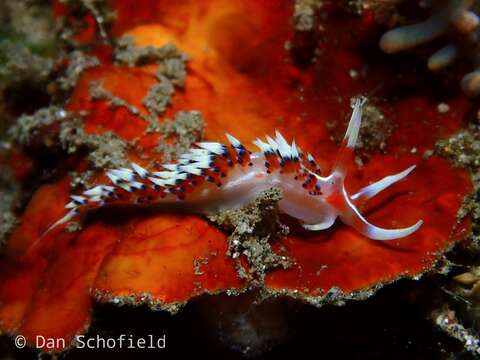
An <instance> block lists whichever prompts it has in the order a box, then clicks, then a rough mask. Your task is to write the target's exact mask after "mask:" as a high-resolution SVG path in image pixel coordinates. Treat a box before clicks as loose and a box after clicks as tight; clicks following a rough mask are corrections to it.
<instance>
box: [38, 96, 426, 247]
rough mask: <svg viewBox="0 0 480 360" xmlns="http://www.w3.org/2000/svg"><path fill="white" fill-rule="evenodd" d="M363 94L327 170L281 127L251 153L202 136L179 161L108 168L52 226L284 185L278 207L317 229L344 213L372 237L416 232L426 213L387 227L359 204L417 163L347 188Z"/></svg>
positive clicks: (222, 201) (207, 206) (212, 205)
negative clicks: (112, 210)
mask: <svg viewBox="0 0 480 360" xmlns="http://www.w3.org/2000/svg"><path fill="white" fill-rule="evenodd" d="M362 104H363V100H360V99H359V100H357V101H356V103H355V105H354V108H353V113H352V116H351V119H350V123H349V125H348V129H347V132H346V134H345V138H344V140H343V143H342V145H341V147H340V149H339V154H338V156H337V160H336V163H335V165H334V167H333V170H332V172H331V174H330V175H328V176H325V177H324V176H321V175H320V173H321V172H320V168H319V167H318V165H317V163H316V162H315V159H314V158H313V156H312V155H311V154H305V153H303V152H302V151H301V150H300V148H299V147H298V146H297V145H296V144H295V141H293V142H292V143H291V144H289V143H288V142H287V141H286V140H285V138H284V137H283V136H282V135H281V134H280V133H279V132H278V131H277V132H276V137H275V138H271V137H269V136H266V139H265V141H263V140H260V139H257V140H255V141H254V142H253V144H254V145H255V146H257V147H258V149H259V151H258V152H255V153H250V152H249V151H247V149H246V148H245V147H244V146H243V145H242V144H241V143H240V142H239V141H238V140H237V139H235V138H234V137H233V136H231V135H229V134H226V137H227V139H228V141H229V145H225V144H221V143H217V142H200V143H197V144H196V147H195V148H192V149H190V150H189V151H188V152H187V153H185V154H183V155H182V156H180V157H179V158H178V161H177V162H176V163H175V164H164V165H162V166H161V167H160V168H158V169H148V170H147V169H144V168H142V167H141V166H139V165H137V164H135V163H132V164H131V167H130V168H120V169H110V170H108V171H107V172H106V175H107V177H108V179H109V183H107V184H100V185H96V186H95V187H92V188H90V189H88V190H86V191H84V192H83V193H81V194H78V195H71V200H72V201H71V202H69V203H68V204H67V205H66V206H65V207H66V208H67V209H68V210H69V212H68V213H67V214H66V215H65V216H64V217H63V218H62V219H60V220H59V221H57V222H56V223H55V224H53V225H52V226H50V228H49V230H47V232H48V231H50V230H51V229H53V228H55V227H57V226H59V225H61V224H63V223H65V222H67V221H70V220H71V219H73V218H76V217H79V216H80V215H82V214H85V213H86V212H87V211H88V210H90V209H94V208H99V207H105V206H112V205H138V206H156V207H159V208H162V209H166V210H169V211H183V212H185V211H186V212H191V213H199V214H207V213H212V212H215V211H221V210H225V209H232V208H237V207H241V206H243V205H245V204H247V203H249V202H250V201H252V200H253V199H255V197H257V196H258V194H259V193H260V192H261V191H263V190H266V189H269V188H272V187H277V188H280V189H281V191H282V199H281V200H280V201H279V202H278V207H279V209H280V211H282V212H284V213H286V214H288V215H290V216H292V217H294V218H296V219H298V220H299V221H300V222H301V223H302V225H303V226H304V227H305V228H306V229H308V230H312V231H317V230H323V229H327V228H329V227H330V226H332V225H333V223H334V222H335V220H336V219H337V217H338V218H340V220H341V221H342V222H344V223H345V224H347V225H349V226H352V227H354V228H355V229H356V230H357V231H359V232H360V233H362V234H363V235H365V236H367V237H368V238H370V239H373V240H391V239H398V238H401V237H405V236H408V235H410V234H412V233H413V232H415V231H416V230H417V229H418V228H419V227H420V226H421V225H422V220H419V221H418V222H417V223H416V224H414V225H412V226H410V227H406V228H401V229H384V228H380V227H377V226H375V225H373V224H371V223H369V222H368V221H367V220H366V219H365V217H363V216H362V215H361V213H360V211H359V210H358V208H359V207H360V205H361V204H363V203H364V202H365V201H366V200H368V199H370V198H371V197H373V196H375V195H376V194H378V193H379V192H380V191H382V190H384V189H385V188H387V187H389V186H390V185H392V184H394V183H395V182H397V181H399V180H401V179H403V178H405V177H406V176H407V175H408V174H409V173H410V172H411V171H412V170H413V169H414V168H415V166H414V165H413V166H411V167H409V168H407V169H406V170H404V171H402V172H400V173H398V174H395V175H390V176H387V177H385V178H383V179H381V180H379V181H377V182H375V183H373V184H370V185H368V186H366V187H364V188H362V189H361V190H360V191H358V192H357V193H355V194H353V195H350V194H348V193H347V191H346V189H345V186H344V180H345V177H346V176H347V166H346V162H347V161H351V159H352V155H353V150H354V147H355V143H356V140H357V137H358V133H359V129H360V124H361V117H362Z"/></svg>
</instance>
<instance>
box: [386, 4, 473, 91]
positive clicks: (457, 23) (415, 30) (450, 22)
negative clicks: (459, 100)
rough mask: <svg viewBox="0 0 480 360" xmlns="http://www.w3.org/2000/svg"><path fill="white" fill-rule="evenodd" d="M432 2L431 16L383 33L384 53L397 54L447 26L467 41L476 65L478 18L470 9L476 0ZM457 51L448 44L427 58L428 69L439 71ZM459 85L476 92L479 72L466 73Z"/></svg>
mask: <svg viewBox="0 0 480 360" xmlns="http://www.w3.org/2000/svg"><path fill="white" fill-rule="evenodd" d="M436 5H437V6H436V7H435V8H434V13H433V15H432V16H431V17H429V18H428V19H427V20H425V21H423V22H420V23H416V24H412V25H405V26H400V27H397V28H395V29H393V30H390V31H388V32H387V33H385V34H384V35H383V36H382V38H381V39H380V48H381V49H382V50H383V51H384V52H386V53H388V54H393V53H397V52H400V51H404V50H408V49H412V48H415V47H417V46H419V45H423V44H426V43H428V42H431V41H432V40H434V39H436V38H438V37H440V36H443V35H445V34H446V33H447V32H449V31H450V30H451V29H455V30H456V31H457V32H458V33H460V34H463V35H464V36H463V37H462V40H464V41H465V42H467V43H470V45H469V47H473V51H474V55H473V57H474V63H475V65H476V66H480V64H479V63H478V59H477V58H478V55H477V54H476V53H478V49H477V48H478V46H477V45H476V44H477V43H478V31H477V29H478V24H479V22H480V19H479V17H478V16H477V15H476V13H475V12H474V11H473V9H474V8H475V7H476V6H477V4H476V2H475V1H473V0H446V1H437V4H436ZM464 46H465V45H464ZM458 53H459V49H458V46H457V45H454V44H453V43H449V44H447V45H445V46H443V47H442V48H440V49H439V50H437V51H436V52H434V53H433V54H432V55H431V56H430V57H429V59H428V62H427V65H428V68H429V69H430V70H431V71H439V70H442V69H444V68H445V67H447V66H448V65H450V64H451V63H452V62H453V61H454V60H455V59H456V58H457V55H458ZM461 87H462V89H463V91H464V92H465V93H467V94H468V95H471V96H476V95H478V94H480V71H479V70H475V71H473V72H471V73H468V74H466V75H465V76H464V77H463V79H462V81H461Z"/></svg>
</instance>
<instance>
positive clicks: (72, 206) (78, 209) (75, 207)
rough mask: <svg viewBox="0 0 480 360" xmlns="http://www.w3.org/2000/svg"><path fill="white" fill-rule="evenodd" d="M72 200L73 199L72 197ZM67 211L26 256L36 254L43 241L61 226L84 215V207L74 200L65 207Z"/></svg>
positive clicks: (31, 247)
mask: <svg viewBox="0 0 480 360" xmlns="http://www.w3.org/2000/svg"><path fill="white" fill-rule="evenodd" d="M71 198H72V197H71ZM65 208H66V209H68V212H67V213H66V214H65V215H64V216H63V217H61V218H60V219H58V220H57V221H56V222H54V223H53V224H51V225H50V226H49V227H48V228H47V229H46V230H45V231H44V232H43V233H42V234H41V235H40V236H39V237H38V238H37V239H36V240H35V241H34V242H33V243H32V244H31V245H30V246H29V247H28V250H27V251H26V253H25V255H26V256H27V255H30V254H33V253H35V250H36V249H37V248H38V245H39V244H40V243H41V242H42V240H43V239H44V238H45V237H46V236H47V235H48V234H50V233H51V232H52V231H54V230H56V229H59V228H60V226H62V225H64V224H66V223H68V222H69V221H70V220H73V219H75V218H79V217H80V216H81V213H82V206H81V204H78V203H77V202H75V200H73V199H72V201H71V202H70V203H68V204H67V205H66V206H65Z"/></svg>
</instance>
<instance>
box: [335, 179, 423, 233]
mask: <svg viewBox="0 0 480 360" xmlns="http://www.w3.org/2000/svg"><path fill="white" fill-rule="evenodd" d="M343 197H344V200H345V205H346V206H345V207H344V208H343V209H342V211H341V213H340V214H339V216H340V219H342V221H343V222H344V223H347V224H349V225H350V226H352V227H353V228H355V230H357V231H358V232H359V233H361V234H363V235H365V236H366V237H368V238H370V239H372V240H395V239H399V238H403V237H405V236H408V235H411V234H413V233H414V232H415V231H417V230H418V229H419V228H420V226H422V224H423V220H419V221H418V222H417V223H416V224H414V225H412V226H409V227H406V228H399V229H385V228H381V227H378V226H376V225H373V224H371V223H369V222H368V221H367V219H365V218H364V217H363V216H362V214H360V212H359V211H358V209H357V208H356V207H355V205H353V203H352V201H351V200H350V198H349V196H348V194H347V192H346V190H345V188H344V189H343Z"/></svg>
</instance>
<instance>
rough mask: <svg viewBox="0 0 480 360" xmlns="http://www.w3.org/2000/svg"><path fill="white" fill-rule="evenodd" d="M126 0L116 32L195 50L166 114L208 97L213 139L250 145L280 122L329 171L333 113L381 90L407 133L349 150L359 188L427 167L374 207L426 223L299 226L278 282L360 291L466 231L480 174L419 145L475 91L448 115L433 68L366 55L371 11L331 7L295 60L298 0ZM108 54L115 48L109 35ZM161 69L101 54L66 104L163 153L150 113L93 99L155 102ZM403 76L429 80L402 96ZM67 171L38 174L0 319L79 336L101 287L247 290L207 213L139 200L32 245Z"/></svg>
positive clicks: (285, 243)
mask: <svg viewBox="0 0 480 360" xmlns="http://www.w3.org/2000/svg"><path fill="white" fill-rule="evenodd" d="M113 5H114V7H115V9H116V10H117V13H118V19H117V21H116V23H115V24H114V26H113V30H112V31H113V33H114V35H115V36H120V35H124V34H130V35H132V36H133V37H134V38H135V40H136V43H137V45H138V46H146V45H154V46H162V45H164V44H165V43H167V42H173V43H175V44H176V45H177V47H178V48H179V49H180V50H181V51H183V52H185V53H187V54H188V55H189V57H190V61H189V63H188V76H187V80H186V84H185V87H184V89H182V90H179V91H177V92H176V94H175V96H174V97H173V100H172V105H171V106H170V107H169V108H168V110H167V112H166V114H165V118H166V117H170V118H172V115H173V114H175V112H177V111H180V110H199V111H201V112H202V114H203V117H204V119H205V125H206V126H205V137H206V139H209V140H222V141H223V134H224V133H225V132H229V133H231V134H234V135H235V136H236V137H238V138H239V139H240V140H241V141H243V142H245V143H249V142H250V141H251V140H253V139H255V138H256V137H258V136H263V135H264V134H271V133H272V132H273V130H274V129H275V128H277V129H279V130H281V131H282V133H284V134H285V135H286V136H287V137H288V138H293V137H294V138H295V140H296V142H297V143H298V144H299V145H300V146H301V147H302V149H304V150H307V151H309V152H312V154H314V155H315V157H316V158H317V159H321V161H320V165H321V166H322V168H323V169H328V168H329V166H330V165H331V163H332V161H333V159H334V157H335V155H336V150H337V147H336V145H335V144H334V142H333V141H332V140H331V139H330V133H329V132H328V131H327V127H326V123H327V122H332V121H336V122H337V124H338V126H340V127H343V126H344V124H345V121H346V119H347V117H348V115H349V112H350V106H349V99H350V97H352V96H355V95H358V94H361V93H363V94H370V93H372V92H374V93H375V97H376V98H377V99H382V101H381V102H380V103H379V104H378V106H379V108H380V109H381V111H382V112H383V113H384V114H385V116H386V117H387V118H388V119H389V120H390V121H391V122H392V123H393V124H394V126H395V128H394V132H393V135H392V137H390V139H389V140H388V144H387V145H388V146H387V148H386V152H385V153H382V154H380V153H377V154H372V155H371V156H370V158H369V160H368V161H367V162H366V164H365V165H364V166H363V167H361V168H358V167H357V166H354V165H353V164H352V169H351V173H350V176H349V178H348V182H347V187H348V189H349V191H351V192H353V191H355V190H356V189H358V188H359V187H361V186H364V185H365V184H367V183H368V182H369V181H373V180H375V179H378V178H381V177H383V176H385V175H388V174H392V173H395V172H398V171H400V170H403V169H405V168H406V167H408V166H409V165H411V164H414V163H415V164H417V165H418V167H417V169H416V170H415V171H414V172H413V173H412V174H411V175H410V176H409V178H408V180H407V181H404V182H402V183H399V184H398V185H395V187H394V188H392V189H391V190H389V191H386V192H385V194H382V195H381V196H379V197H378V198H377V199H375V200H374V201H372V202H371V204H370V206H369V207H368V209H367V210H368V211H367V214H368V218H369V219H370V220H371V221H372V222H373V223H375V224H378V225H380V226H384V227H402V226H407V225H410V224H412V223H414V222H415V221H416V220H417V219H419V218H422V219H423V220H424V221H425V224H424V226H423V227H422V228H421V229H420V230H419V231H418V232H417V233H415V234H414V235H412V236H410V237H408V238H405V239H401V240H398V241H393V242H388V243H381V242H375V241H370V240H368V239H366V238H364V237H363V236H361V235H359V234H358V233H357V232H355V230H353V229H351V228H348V227H346V226H344V225H341V224H337V225H336V226H334V227H333V228H332V229H330V230H328V231H324V232H318V233H309V232H306V231H302V230H300V229H298V228H296V227H295V226H294V227H292V229H291V232H290V235H288V236H287V237H286V238H284V239H282V240H279V241H278V242H277V243H275V244H274V249H278V248H279V247H282V248H284V249H286V250H285V251H286V254H287V255H288V256H289V257H291V258H292V259H293V260H294V262H295V264H294V265H293V266H291V267H290V268H289V269H286V270H274V271H271V272H269V273H267V276H266V278H265V287H266V288H267V289H270V290H272V291H275V290H282V291H286V292H288V293H291V294H297V295H299V296H304V297H306V298H307V297H308V298H314V297H316V296H318V297H319V296H321V295H322V294H325V293H326V292H327V291H328V290H329V289H331V288H332V287H337V288H338V289H340V290H341V291H343V292H344V293H345V294H346V296H348V294H349V293H352V292H355V291H361V290H366V289H369V288H371V287H374V286H376V285H378V284H380V283H387V282H390V281H393V280H394V279H396V278H398V277H400V276H404V275H406V276H415V275H418V274H420V273H422V272H424V271H425V270H427V269H429V268H430V267H431V266H432V265H433V264H434V262H435V260H436V258H437V255H438V254H439V253H441V252H443V251H444V250H445V249H446V248H448V247H449V246H450V245H451V244H452V243H453V242H454V241H456V240H458V239H459V238H460V236H459V234H461V233H462V230H465V229H464V228H463V227H462V226H456V227H455V223H456V214H457V211H458V209H459V207H460V205H461V202H462V200H463V197H464V196H465V195H466V194H468V193H469V192H470V191H471V182H470V178H469V175H468V174H467V173H466V172H465V171H463V170H460V169H456V168H453V167H452V166H451V165H449V163H448V162H447V161H446V160H444V159H441V158H438V157H436V156H433V157H430V158H429V159H428V160H425V159H423V157H422V155H423V153H424V151H426V150H429V149H431V148H432V147H433V144H434V143H435V142H436V140H438V139H439V138H442V137H446V136H448V135H450V134H451V133H453V132H454V131H456V130H458V129H459V128H460V127H461V126H462V124H463V122H464V118H465V116H466V113H467V111H468V104H467V101H466V100H465V99H464V98H463V96H462V95H460V94H459V95H458V96H457V95H451V96H450V97H449V99H448V101H449V104H450V108H451V110H450V111H449V112H448V113H447V114H440V113H439V112H438V111H437V108H436V106H437V103H438V100H437V99H436V98H434V96H433V95H429V93H430V92H431V91H430V90H429V88H428V85H426V84H425V83H426V81H425V78H422V75H421V74H420V75H418V74H416V75H415V76H413V75H411V74H410V75H409V74H408V73H407V74H406V75H405V76H404V78H400V77H399V76H397V72H398V71H400V69H402V68H401V66H398V65H391V64H388V62H386V58H381V57H380V55H378V56H379V58H375V57H372V56H371V55H370V56H369V55H368V54H367V53H368V51H365V46H366V47H367V50H368V46H371V42H370V41H371V40H369V39H372V38H373V39H375V34H376V31H377V30H376V24H375V23H374V21H373V16H371V14H369V13H366V14H364V15H363V16H362V17H353V16H351V15H348V14H344V13H342V12H339V11H337V10H335V9H332V10H331V13H330V17H329V19H328V20H325V21H324V22H323V26H324V31H323V32H322V35H321V36H319V39H318V43H317V44H316V46H317V48H318V56H317V60H316V61H315V62H314V63H312V64H309V65H302V66H297V65H295V63H294V62H293V61H292V58H291V56H290V54H289V52H288V51H287V50H286V49H285V41H287V40H289V39H292V36H293V34H292V25H291V14H292V10H293V4H292V2H291V1H273V0H272V1H270V0H268V1H255V0H244V1H237V2H233V1H229V0H213V1H210V0H209V1H207V0H204V1H200V0H191V1H189V0H184V1H178V2H171V1H157V0H155V1H154V0H146V1H142V2H136V1H127V0H116V1H113ZM91 33H92V31H90V32H89V31H86V32H85V34H83V36H84V37H85V38H88V37H89V36H90V35H91ZM89 34H90V35H89ZM94 52H95V51H94ZM371 52H372V53H373V54H377V53H376V52H375V51H371ZM101 53H102V54H103V55H105V52H104V48H103V49H102V51H101ZM107 53H108V52H107ZM97 54H100V50H99V51H98V52H97ZM378 54H379V53H378ZM375 56H376V55H375ZM351 69H357V70H361V69H363V70H365V71H366V76H360V78H352V77H351V76H350V75H349V72H350V70H351ZM154 73H155V67H154V66H152V65H147V66H143V67H135V68H129V67H126V66H120V65H114V64H113V63H111V61H110V60H109V59H108V56H102V64H101V65H100V66H97V67H95V68H93V69H89V70H87V71H86V72H85V73H84V74H83V75H82V77H81V78H80V80H79V82H78V84H77V86H76V88H75V90H74V92H73V94H72V97H71V99H70V100H69V103H68V106H67V108H68V110H70V111H79V110H86V111H88V112H89V115H88V116H87V118H86V119H85V129H86V131H87V132H90V133H102V132H104V131H114V132H115V133H117V134H118V135H119V136H121V137H123V138H125V139H127V140H130V139H133V138H136V137H140V138H141V140H140V143H139V146H138V148H137V150H138V151H140V152H141V155H142V156H144V157H152V156H158V154H156V153H155V152H154V151H153V148H154V147H155V145H156V144H157V142H158V134H157V135H155V134H154V135H152V134H150V135H144V131H145V129H146V127H147V124H146V123H145V122H144V121H143V120H141V119H140V118H138V117H136V116H134V115H132V114H130V113H129V112H128V111H127V110H126V109H124V108H116V109H112V108H110V107H109V106H108V104H107V103H106V102H105V101H92V100H91V99H90V97H89V93H88V88H89V83H90V82H91V81H92V80H95V81H101V82H102V84H103V86H104V87H105V88H106V89H107V90H109V91H110V92H111V93H112V94H113V95H115V96H119V97H121V98H123V99H125V100H127V101H128V102H130V103H131V104H133V105H135V106H136V107H138V108H139V109H141V110H142V111H144V112H146V109H145V108H144V106H143V104H142V100H143V98H144V97H145V95H146V94H147V92H148V90H149V88H150V87H151V86H152V85H153V84H154V83H155V81H156V80H155V76H154ZM425 76H430V75H425ZM399 84H400V85H399ZM396 86H398V87H403V89H405V88H411V89H416V91H412V92H408V91H404V92H403V93H402V94H398V93H396V92H395V90H396ZM160 121H162V119H160ZM413 148H414V149H415V152H412V151H411V150H412V149H413ZM132 156H135V157H137V156H138V154H134V153H132ZM68 184H69V179H67V178H63V179H59V180H58V181H57V182H55V183H50V184H46V185H43V186H42V187H40V188H39V189H38V190H37V191H36V193H35V194H34V196H33V197H32V199H31V201H30V203H29V205H28V206H27V208H26V210H25V213H24V214H23V216H22V218H21V224H20V225H19V226H18V227H17V228H16V229H15V231H14V232H13V234H12V236H11V238H10V239H9V242H8V245H7V249H6V252H5V254H4V256H3V258H2V259H1V262H0V327H1V330H2V331H6V332H9V333H21V334H23V335H25V336H26V337H27V339H29V340H30V341H31V340H32V339H33V338H34V336H35V335H37V334H41V335H44V336H49V337H56V338H64V339H66V340H67V343H68V342H69V341H70V340H71V339H72V337H73V336H74V335H75V334H77V333H80V332H83V331H84V330H85V329H86V328H87V327H88V325H89V323H90V311H91V306H92V302H93V301H94V300H93V294H94V293H102V294H108V296H111V297H115V296H121V297H125V296H137V297H138V298H139V300H141V299H140V298H141V296H143V295H145V294H148V295H149V296H148V298H149V299H150V300H152V301H154V302H157V303H161V304H164V305H165V306H168V305H172V304H177V303H184V302H186V301H188V300H189V299H191V298H192V297H194V296H197V295H200V294H202V293H215V292H221V291H225V290H227V289H238V290H242V289H243V288H244V286H245V283H244V281H243V280H241V279H239V278H238V276H237V273H236V270H235V265H234V262H233V260H232V259H231V258H230V257H228V256H227V255H226V251H227V241H226V237H227V235H228V234H225V233H223V232H221V231H220V230H219V229H217V228H216V227H215V226H214V225H212V224H211V223H209V222H207V221H206V220H205V219H203V218H200V217H196V216H186V215H178V214H155V213H151V212H150V213H132V212H129V213H128V214H124V215H120V219H119V218H118V216H116V218H114V219H112V217H111V216H110V217H109V215H108V212H102V213H99V214H98V216H96V217H95V218H94V219H92V221H90V222H89V223H88V224H87V225H86V226H85V228H84V229H83V230H82V231H81V232H74V233H69V232H56V233H54V234H49V235H48V236H46V237H45V238H43V239H42V241H41V243H40V244H39V246H37V247H36V248H35V251H29V252H28V253H27V249H29V246H30V245H31V244H32V243H33V242H34V241H35V240H36V239H37V238H38V236H39V235H40V234H42V232H43V231H44V230H45V229H46V228H47V227H48V225H49V224H51V223H52V222H53V221H55V220H57V219H58V218H59V217H61V215H63V212H64V209H63V206H64V204H65V203H66V202H67V197H68V194H69V185H68ZM199 259H200V260H204V259H208V261H204V262H202V265H201V274H196V273H195V268H194V260H199ZM59 350H60V349H59Z"/></svg>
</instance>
